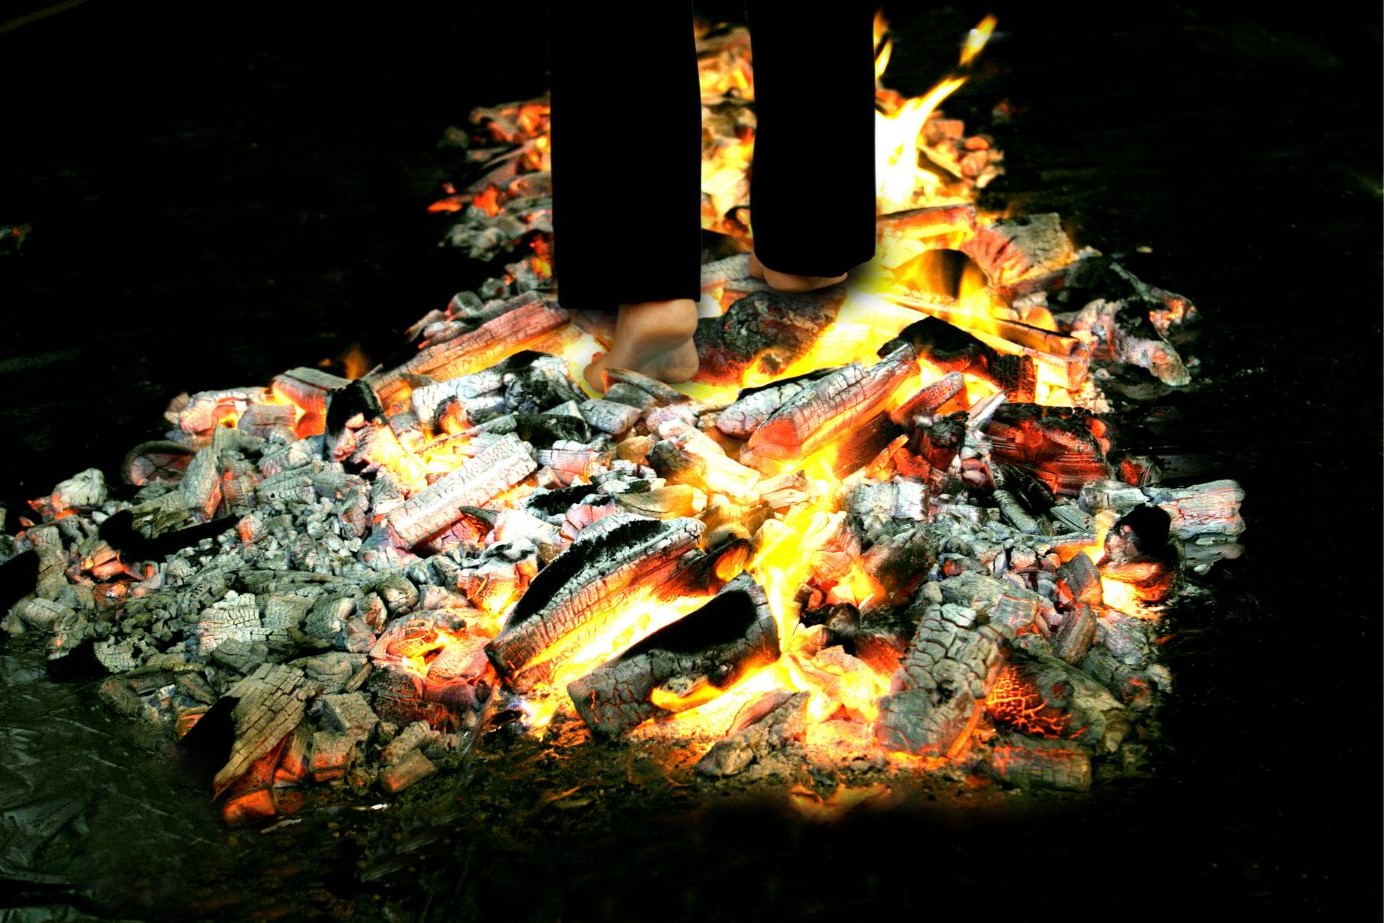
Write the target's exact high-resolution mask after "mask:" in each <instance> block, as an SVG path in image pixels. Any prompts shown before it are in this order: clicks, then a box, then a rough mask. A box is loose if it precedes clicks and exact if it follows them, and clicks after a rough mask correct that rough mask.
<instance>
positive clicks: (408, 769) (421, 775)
mask: <svg viewBox="0 0 1384 923" xmlns="http://www.w3.org/2000/svg"><path fill="white" fill-rule="evenodd" d="M436 772H437V765H436V764H435V763H433V761H432V760H430V759H428V758H427V756H425V755H424V754H423V751H421V750H410V751H409V752H408V754H407V755H406V756H404V757H403V758H402V759H400V760H399V762H397V763H394V764H392V765H390V766H386V767H385V768H384V770H383V771H382V772H381V773H380V780H379V785H380V789H381V790H382V791H383V792H384V793H385V794H386V795H397V794H399V792H401V791H403V790H404V789H406V788H408V787H409V786H410V785H413V784H414V783H415V782H421V781H422V780H424V779H426V778H427V777H428V776H431V775H433V774H434V773H436Z"/></svg>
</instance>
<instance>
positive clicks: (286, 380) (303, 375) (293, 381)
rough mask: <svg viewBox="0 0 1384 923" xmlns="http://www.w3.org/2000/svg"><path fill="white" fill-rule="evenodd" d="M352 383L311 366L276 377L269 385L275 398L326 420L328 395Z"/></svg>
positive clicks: (347, 379)
mask: <svg viewBox="0 0 1384 923" xmlns="http://www.w3.org/2000/svg"><path fill="white" fill-rule="evenodd" d="M350 383H351V380H350V379H349V378H342V377H340V376H339V375H332V374H330V373H329V372H324V371H322V370H321V369H315V368H312V367H311V366H301V367H299V368H296V369H289V370H288V371H287V372H283V373H282V374H279V375H275V376H274V378H273V380H272V381H271V382H270V383H269V387H270V390H272V391H273V392H274V394H275V396H277V397H279V398H281V399H283V400H286V401H289V402H290V403H292V404H293V405H294V406H295V407H298V408H299V409H301V410H303V411H305V412H307V413H310V414H313V415H315V416H317V417H320V418H322V419H324V420H325V419H326V416H327V395H329V394H331V392H333V391H337V390H339V389H341V388H344V387H346V386H347V385H349V384H350Z"/></svg>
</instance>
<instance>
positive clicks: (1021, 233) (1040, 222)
mask: <svg viewBox="0 0 1384 923" xmlns="http://www.w3.org/2000/svg"><path fill="white" fill-rule="evenodd" d="M959 249H960V250H961V252H962V253H965V254H966V255H967V256H969V257H971V258H972V259H973V260H975V261H976V262H977V263H978V264H979V265H980V267H981V268H982V269H984V270H985V274H986V275H987V276H988V277H989V278H990V281H991V282H992V283H993V284H994V285H997V286H1005V285H1012V284H1014V283H1015V282H1016V281H1019V280H1021V279H1025V278H1028V277H1030V276H1036V275H1042V274H1044V273H1050V272H1054V271H1056V270H1058V269H1061V268H1062V267H1064V266H1067V265H1070V264H1071V263H1072V262H1074V261H1075V260H1076V259H1077V255H1078V254H1077V250H1076V247H1074V246H1073V245H1072V241H1071V238H1069V237H1068V236H1067V233H1066V232H1065V231H1064V230H1063V229H1062V216H1061V215H1058V214H1055V213H1052V212H1045V213H1041V214H1036V215H1022V216H1019V217H1016V218H1006V219H1001V220H999V221H996V222H994V223H993V224H988V225H985V226H984V227H981V228H979V229H977V231H976V233H975V235H974V236H972V237H971V239H970V240H967V241H966V242H965V243H963V244H961V246H960V248H959Z"/></svg>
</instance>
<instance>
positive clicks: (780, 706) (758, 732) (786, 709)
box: [697, 692, 810, 778]
mask: <svg viewBox="0 0 1384 923" xmlns="http://www.w3.org/2000/svg"><path fill="white" fill-rule="evenodd" d="M809 699H810V696H809V694H808V693H806V692H798V693H794V694H789V693H787V692H771V693H767V694H765V695H764V696H762V697H761V698H759V699H757V700H755V701H754V702H751V703H750V704H749V705H746V706H745V707H744V708H743V709H741V711H740V714H739V715H737V716H736V718H735V722H734V723H733V724H732V725H731V731H730V733H729V734H727V735H726V736H725V737H724V738H722V739H721V740H718V741H717V742H716V743H714V744H713V745H712V746H711V749H710V750H708V751H707V752H706V754H705V755H704V756H702V758H701V759H700V760H698V761H697V772H699V773H701V774H702V775H704V776H711V777H713V778H722V777H725V776H733V775H737V774H738V773H741V772H744V771H745V770H746V769H747V768H749V766H750V765H751V764H753V763H755V762H759V761H762V760H765V759H767V758H769V757H770V756H771V755H772V754H774V753H776V752H778V751H781V750H785V749H787V748H789V747H791V746H793V745H794V744H800V743H802V741H803V739H804V738H805V737H806V735H807V703H808V700H809Z"/></svg>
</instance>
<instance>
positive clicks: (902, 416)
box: [889, 371, 966, 426]
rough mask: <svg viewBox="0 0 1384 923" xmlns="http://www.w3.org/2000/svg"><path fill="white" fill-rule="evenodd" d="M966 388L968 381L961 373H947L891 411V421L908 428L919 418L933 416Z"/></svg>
mask: <svg viewBox="0 0 1384 923" xmlns="http://www.w3.org/2000/svg"><path fill="white" fill-rule="evenodd" d="M965 387H966V379H965V378H964V377H963V376H962V375H961V373H960V372H955V371H952V372H947V373H946V374H945V375H943V376H942V377H941V378H939V379H937V380H936V381H935V382H933V383H932V384H930V385H928V386H927V387H925V388H922V389H920V390H919V391H917V392H915V393H914V394H913V395H912V396H911V397H909V398H908V399H907V400H905V401H904V402H903V403H902V404H900V405H899V406H897V407H895V408H894V409H893V410H891V411H889V419H891V420H893V421H894V422H895V423H897V424H899V425H900V426H908V425H910V424H912V423H913V422H914V421H915V420H916V419H917V418H918V417H919V416H931V415H932V414H933V413H935V412H936V411H937V409H938V408H939V407H941V406H942V405H943V404H945V403H946V402H947V401H949V400H951V399H952V398H954V397H956V396H957V395H958V394H960V393H961V392H962V390H964V389H965Z"/></svg>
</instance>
